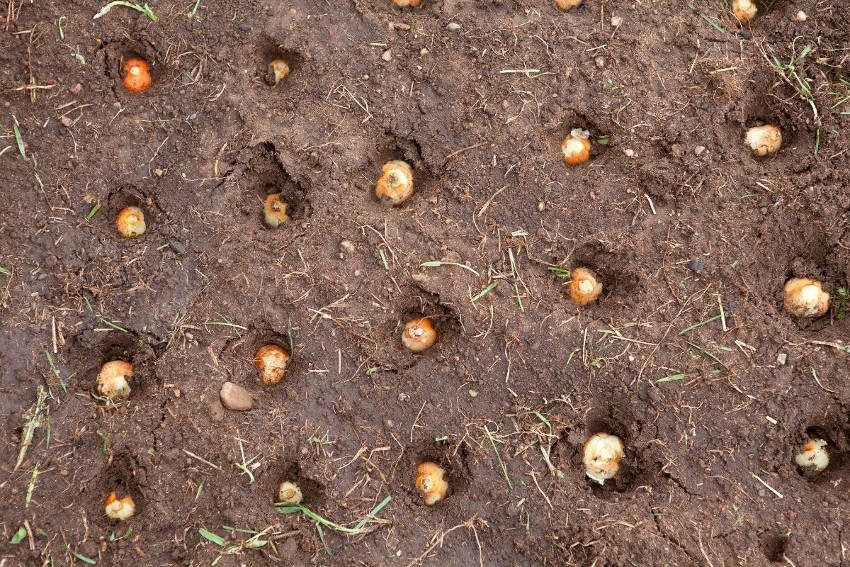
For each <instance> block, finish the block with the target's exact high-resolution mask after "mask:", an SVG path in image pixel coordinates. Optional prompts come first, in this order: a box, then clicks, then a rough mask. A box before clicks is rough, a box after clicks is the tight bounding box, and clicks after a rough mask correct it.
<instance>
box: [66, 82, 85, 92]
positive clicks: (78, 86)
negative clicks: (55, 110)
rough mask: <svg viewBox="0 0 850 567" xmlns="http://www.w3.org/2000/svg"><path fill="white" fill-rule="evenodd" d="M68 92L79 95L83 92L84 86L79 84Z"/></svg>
mask: <svg viewBox="0 0 850 567" xmlns="http://www.w3.org/2000/svg"><path fill="white" fill-rule="evenodd" d="M68 90H69V91H70V92H71V94H73V95H78V94H80V93H81V92H82V91H83V85H81V84H80V83H77V84H76V85H74V86H73V87H71V88H70V89H68Z"/></svg>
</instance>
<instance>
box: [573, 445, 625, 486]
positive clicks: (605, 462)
mask: <svg viewBox="0 0 850 567" xmlns="http://www.w3.org/2000/svg"><path fill="white" fill-rule="evenodd" d="M624 449H625V447H624V445H623V441H622V440H621V439H620V438H619V437H617V436H616V435H610V434H608V433H594V434H593V435H591V436H590V437H588V439H587V441H585V442H584V447H583V450H584V470H585V473H586V474H587V476H588V477H589V478H591V479H593V480H595V481H596V482H598V483H599V484H605V481H606V480H608V479H610V478H613V477H614V475H616V474H617V471H618V470H619V469H620V459H622V458H623V456H624V455H625V452H624Z"/></svg>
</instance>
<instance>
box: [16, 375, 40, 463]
mask: <svg viewBox="0 0 850 567" xmlns="http://www.w3.org/2000/svg"><path fill="white" fill-rule="evenodd" d="M46 399H47V390H45V389H44V386H41V385H39V387H38V394H37V398H36V400H35V403H34V404H33V405H32V407H30V409H28V410H27V411H26V412H24V419H26V420H27V422H26V423H25V424H24V429H23V432H22V433H21V447H20V449H19V450H18V460H17V461H16V462H15V470H17V469H18V467H19V466H21V463H22V462H24V457H25V456H26V454H27V449H29V447H30V445H32V436H33V434H34V433H35V430H36V429H38V428H39V427H41V417H42V414H43V413H44V408H45V407H46V406H45V403H44V402H45V400H46Z"/></svg>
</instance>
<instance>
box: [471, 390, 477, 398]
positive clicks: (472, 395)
mask: <svg viewBox="0 0 850 567" xmlns="http://www.w3.org/2000/svg"><path fill="white" fill-rule="evenodd" d="M477 396H478V391H477V390H470V391H469V397H470V398H475V397H477Z"/></svg>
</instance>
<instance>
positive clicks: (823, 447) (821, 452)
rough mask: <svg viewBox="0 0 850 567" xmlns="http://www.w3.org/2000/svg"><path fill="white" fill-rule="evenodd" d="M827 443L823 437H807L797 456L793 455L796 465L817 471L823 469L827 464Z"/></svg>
mask: <svg viewBox="0 0 850 567" xmlns="http://www.w3.org/2000/svg"><path fill="white" fill-rule="evenodd" d="M828 445H829V444H828V443H827V442H826V441H824V440H823V439H809V440H808V442H806V444H805V445H804V446H803V450H802V452H800V453H797V456H796V457H794V460H795V461H796V462H797V466H798V467H801V468H813V469H814V470H815V471H817V472H821V471H822V470H824V469H825V468H826V467H828V466H829V451H828V450H827V447H828Z"/></svg>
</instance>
